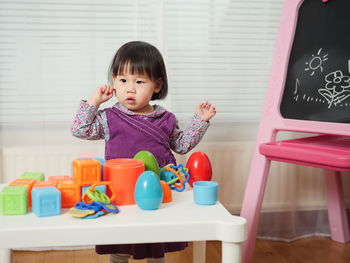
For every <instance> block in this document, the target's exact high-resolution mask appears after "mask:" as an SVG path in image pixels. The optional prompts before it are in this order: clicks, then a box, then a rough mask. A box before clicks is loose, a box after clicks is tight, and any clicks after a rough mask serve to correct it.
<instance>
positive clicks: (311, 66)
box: [305, 48, 328, 76]
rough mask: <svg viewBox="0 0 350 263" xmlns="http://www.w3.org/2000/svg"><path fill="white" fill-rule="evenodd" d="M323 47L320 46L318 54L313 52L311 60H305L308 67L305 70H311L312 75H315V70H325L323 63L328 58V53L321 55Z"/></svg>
mask: <svg viewBox="0 0 350 263" xmlns="http://www.w3.org/2000/svg"><path fill="white" fill-rule="evenodd" d="M321 53H322V48H320V49H319V50H318V52H317V55H314V54H312V55H311V56H312V58H311V60H310V61H309V62H305V64H306V65H307V68H305V71H309V70H311V73H310V76H313V75H314V74H315V71H316V70H317V69H319V70H320V71H321V72H323V67H322V64H323V62H324V61H326V60H328V54H325V55H321Z"/></svg>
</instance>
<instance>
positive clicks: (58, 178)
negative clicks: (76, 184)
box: [47, 175, 70, 187]
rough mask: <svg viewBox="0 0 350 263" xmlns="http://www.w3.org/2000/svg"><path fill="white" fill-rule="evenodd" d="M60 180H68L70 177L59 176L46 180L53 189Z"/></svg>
mask: <svg viewBox="0 0 350 263" xmlns="http://www.w3.org/2000/svg"><path fill="white" fill-rule="evenodd" d="M62 180H70V177H69V176H68V175H60V176H49V177H48V178H47V181H49V182H52V183H54V184H55V187H56V186H57V184H58V182H59V181H62Z"/></svg>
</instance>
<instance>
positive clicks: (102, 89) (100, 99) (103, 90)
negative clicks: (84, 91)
mask: <svg viewBox="0 0 350 263" xmlns="http://www.w3.org/2000/svg"><path fill="white" fill-rule="evenodd" d="M112 97H113V88H112V87H111V86H109V85H106V84H105V85H100V86H98V87H97V89H96V91H95V93H94V95H92V97H91V98H90V99H88V101H87V103H88V104H90V105H94V106H96V107H99V106H100V104H102V103H104V102H106V101H107V100H109V99H110V98H112Z"/></svg>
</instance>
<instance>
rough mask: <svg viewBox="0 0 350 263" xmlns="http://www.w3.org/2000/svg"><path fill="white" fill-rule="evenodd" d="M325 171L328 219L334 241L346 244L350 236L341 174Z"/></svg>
mask: <svg viewBox="0 0 350 263" xmlns="http://www.w3.org/2000/svg"><path fill="white" fill-rule="evenodd" d="M324 171H325V182H326V191H327V202H328V219H329V226H330V229H331V234H332V239H333V240H334V241H338V242H340V243H346V242H348V241H349V240H350V234H349V222H348V217H347V215H346V207H345V201H344V194H343V187H342V181H341V173H340V172H337V171H331V170H324Z"/></svg>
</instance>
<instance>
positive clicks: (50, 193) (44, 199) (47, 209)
mask: <svg viewBox="0 0 350 263" xmlns="http://www.w3.org/2000/svg"><path fill="white" fill-rule="evenodd" d="M32 200H33V207H32V211H33V212H34V214H35V215H36V216H38V217H44V216H55V215H59V214H60V213H61V192H60V191H59V190H58V189H57V188H55V187H40V188H35V189H33V191H32Z"/></svg>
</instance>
